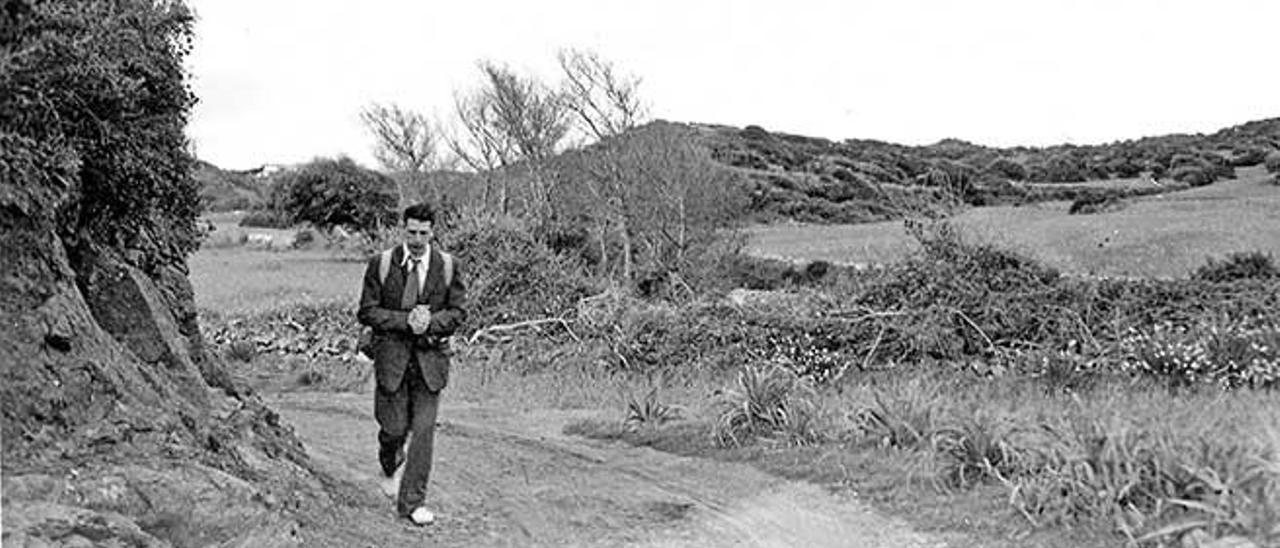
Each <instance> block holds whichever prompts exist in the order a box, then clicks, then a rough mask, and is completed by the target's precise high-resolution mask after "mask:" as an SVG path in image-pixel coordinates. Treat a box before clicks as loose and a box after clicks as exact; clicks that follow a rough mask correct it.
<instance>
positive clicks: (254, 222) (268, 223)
mask: <svg viewBox="0 0 1280 548" xmlns="http://www.w3.org/2000/svg"><path fill="white" fill-rule="evenodd" d="M237 224H238V225H239V226H243V227H246V228H278V229H283V228H289V227H291V226H293V218H292V216H290V215H289V214H288V213H285V212H282V211H277V210H274V209H259V210H255V211H250V212H249V213H248V214H246V215H245V216H244V217H243V218H241V219H240V222H239V223H237Z"/></svg>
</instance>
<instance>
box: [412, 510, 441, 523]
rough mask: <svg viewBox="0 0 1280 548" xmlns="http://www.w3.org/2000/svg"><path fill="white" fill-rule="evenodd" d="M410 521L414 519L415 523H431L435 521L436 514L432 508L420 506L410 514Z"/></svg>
mask: <svg viewBox="0 0 1280 548" xmlns="http://www.w3.org/2000/svg"><path fill="white" fill-rule="evenodd" d="M409 521H412V522H413V524H414V525H431V524H432V523H435V521H436V515H435V514H434V513H432V512H431V510H427V507H425V506H419V507H417V508H414V509H413V512H411V513H410V514H409Z"/></svg>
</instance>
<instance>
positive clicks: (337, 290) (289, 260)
mask: <svg viewBox="0 0 1280 548" xmlns="http://www.w3.org/2000/svg"><path fill="white" fill-rule="evenodd" d="M187 263H188V266H189V267H190V269H191V284H192V287H193V288H194V289H195V296H196V306H197V307H198V308H200V309H203V310H210V311H214V312H218V313H222V314H247V313H252V312H261V311H265V310H269V309H272V308H277V307H281V306H290V305H294V304H307V303H318V302H324V301H332V300H335V299H336V300H343V301H346V302H350V303H352V305H353V306H354V305H355V303H356V301H357V300H359V298H360V280H361V277H362V276H363V275H364V263H360V262H353V261H340V260H337V259H335V258H334V257H333V255H332V253H331V252H328V251H321V250H314V251H287V252H272V251H263V250H255V249H250V248H247V247H230V248H219V249H201V250H200V251H199V252H197V253H195V254H194V255H192V256H191V258H190V259H189V260H188V261H187Z"/></svg>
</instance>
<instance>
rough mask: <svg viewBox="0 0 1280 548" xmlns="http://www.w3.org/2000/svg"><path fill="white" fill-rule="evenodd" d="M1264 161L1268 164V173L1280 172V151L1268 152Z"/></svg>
mask: <svg viewBox="0 0 1280 548" xmlns="http://www.w3.org/2000/svg"><path fill="white" fill-rule="evenodd" d="M1263 163H1264V164H1265V165H1266V166H1267V172H1268V173H1280V151H1275V152H1272V153H1270V154H1267V158H1266V160H1264V161H1263Z"/></svg>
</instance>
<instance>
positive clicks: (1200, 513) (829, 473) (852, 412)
mask: <svg viewBox="0 0 1280 548" xmlns="http://www.w3.org/2000/svg"><path fill="white" fill-rule="evenodd" d="M1257 183H1258V181H1257V180H1255V179H1252V178H1250V177H1247V176H1246V177H1244V178H1243V179H1242V180H1240V181H1229V182H1224V183H1218V184H1215V185H1211V186H1209V187H1204V188H1200V189H1194V190H1189V191H1185V192H1179V193H1176V194H1169V195H1165V196H1161V197H1149V198H1143V199H1138V200H1135V201H1134V203H1132V204H1131V205H1130V207H1128V208H1126V209H1124V210H1122V211H1118V212H1113V213H1106V214H1098V215H1089V216H1068V215H1066V213H1065V204H1048V205H1041V206H1034V207H1023V208H981V209H975V210H971V211H969V212H966V213H965V214H964V215H962V216H961V218H960V219H959V220H958V224H959V225H960V226H961V227H963V229H964V230H966V231H967V232H968V233H969V234H979V235H982V234H985V237H986V238H987V239H988V240H995V241H998V242H1002V243H1004V244H1005V245H1011V246H1013V247H1015V248H1018V249H1021V250H1022V251H1023V252H1025V253H1027V254H1030V255H1032V256H1033V257H1039V258H1041V259H1043V260H1045V261H1047V262H1049V263H1050V264H1054V265H1055V266H1059V267H1060V268H1063V269H1064V270H1066V271H1068V272H1074V273H1079V274H1089V273H1099V274H1110V275H1126V274H1133V273H1135V270H1133V269H1135V268H1139V267H1141V268H1145V269H1147V270H1144V271H1143V272H1147V273H1155V274H1154V275H1185V274H1186V272H1187V271H1189V270H1190V269H1191V268H1192V267H1194V266H1199V265H1201V264H1203V263H1204V256H1202V255H1200V253H1204V255H1214V256H1221V255H1222V254H1225V253H1228V252H1230V251H1233V250H1237V249H1236V248H1233V247H1232V246H1231V245H1225V246H1224V245H1221V242H1220V241H1214V239H1215V238H1219V239H1222V238H1225V236H1223V234H1225V233H1227V232H1229V231H1233V232H1231V233H1232V234H1235V235H1236V236H1238V237H1239V238H1241V240H1240V241H1243V242H1244V243H1243V244H1240V245H1241V246H1243V248H1242V249H1248V250H1253V249H1260V250H1262V251H1264V252H1265V251H1268V250H1271V249H1274V248H1273V247H1268V245H1270V246H1275V245H1280V243H1276V242H1280V234H1276V231H1280V226H1271V225H1276V224H1280V223H1270V224H1268V223H1264V222H1262V219H1265V217H1266V215H1268V214H1270V213H1269V212H1268V211H1266V210H1267V208H1271V209H1272V210H1274V208H1275V206H1276V205H1278V204H1280V190H1277V187H1265V188H1264V187H1261V186H1259V185H1258V184H1257ZM984 223H985V224H984ZM1118 227H1124V228H1125V230H1126V231H1129V230H1132V231H1134V232H1135V233H1140V234H1139V236H1135V237H1134V238H1135V239H1134V241H1133V242H1128V241H1126V240H1122V239H1117V240H1109V241H1108V243H1107V244H1106V245H1103V246H1097V245H1096V242H1094V241H1093V240H1090V239H1089V238H1091V237H1094V236H1096V235H1099V234H1106V235H1115V234H1122V232H1117V231H1118V230H1120V228H1118ZM1197 227H1200V228H1199V229H1197ZM816 228H821V229H822V230H821V231H820V232H805V231H806V230H811V229H816ZM854 229H858V230H865V231H866V232H864V233H863V234H862V235H861V236H859V237H860V238H863V239H858V238H851V239H850V241H847V242H842V241H824V240H822V239H821V238H836V239H839V238H844V237H845V236H843V235H844V234H846V232H845V231H850V230H854ZM788 230H791V231H790V232H786V231H783V230H782V229H777V228H776V227H775V228H773V229H757V231H756V235H757V252H760V251H759V249H760V247H759V245H760V242H766V243H768V242H772V243H769V245H773V246H777V247H776V248H774V249H773V251H774V252H779V253H780V252H782V251H783V250H786V251H787V252H794V253H799V254H804V255H803V257H804V258H810V259H812V258H828V257H822V256H814V253H817V252H818V251H815V250H819V251H820V250H824V249H825V250H827V251H831V250H837V251H838V250H840V249H843V250H845V251H844V252H848V253H852V252H853V251H850V250H855V251H857V252H858V253H862V254H863V255H855V257H865V256H870V255H876V254H878V255H876V256H877V257H883V259H881V258H877V259H876V261H877V262H879V261H889V260H893V257H895V256H896V255H895V254H898V253H903V252H905V251H908V250H910V249H913V248H916V245H917V244H915V240H913V239H911V238H910V237H909V236H907V235H906V233H905V232H903V231H902V225H901V223H891V224H880V225H872V226H870V227H801V228H799V229H788ZM1197 230H1199V231H1198V232H1197ZM770 231H773V232H770ZM895 231H897V232H900V233H901V238H900V239H899V238H897V236H895ZM984 231H985V232H984ZM814 234H820V235H821V238H819V240H817V241H814V240H812V238H814ZM1123 234H1128V232H1123ZM1255 236H1256V237H1267V238H1272V240H1269V243H1268V242H1261V243H1260V242H1258V241H1256V240H1252V239H1248V238H1253V237H1255ZM768 238H775V239H774V240H769V239H768ZM1001 238H1004V239H1003V240H1002V239H1001ZM1222 241H1231V240H1229V239H1226V240H1222ZM1110 242H1118V243H1116V245H1115V246H1114V247H1121V248H1123V247H1124V246H1125V245H1132V246H1136V247H1131V248H1125V249H1127V251H1125V253H1127V255H1123V256H1122V255H1117V254H1114V253H1113V251H1112V250H1111V249H1110V248H1109V247H1108V245H1111V244H1110ZM1210 244H1214V245H1210ZM1255 244H1258V245H1255ZM1264 244H1265V245H1264ZM824 246H825V247H824ZM792 248H794V249H792ZM1164 253H1169V254H1171V255H1172V256H1170V257H1165V256H1163V254H1164ZM1152 257H1155V258H1156V259H1150V258H1152ZM1144 260H1149V262H1145V263H1144V262H1143V261H1144ZM1054 261H1062V262H1063V263H1065V264H1055V263H1054ZM362 268H363V266H362V265H361V264H360V263H354V262H343V261H338V260H334V259H332V258H331V255H329V254H328V252H323V251H286V252H263V251H258V250H252V249H248V248H245V247H238V246H228V247H223V248H210V249H205V250H202V251H200V252H199V253H197V254H196V255H195V256H194V257H193V258H192V260H191V269H192V281H193V284H194V286H195V289H196V299H197V303H198V305H199V306H200V308H201V309H202V310H206V311H211V312H216V313H217V314H218V315H221V316H223V317H244V316H248V315H251V314H255V313H258V312H262V311H264V310H271V309H275V308H278V307H290V306H309V305H314V304H315V303H324V302H333V301H335V300H336V301H339V302H347V303H352V304H354V301H355V299H356V298H357V294H358V291H359V283H358V280H359V277H360V275H361V270H362ZM664 325H665V324H664ZM695 331H696V330H695ZM699 333H701V332H700V331H699ZM704 335H705V334H704ZM352 336H354V333H353V334H352ZM664 337H667V336H666V335H664ZM668 338H669V337H668ZM664 340H666V339H664ZM677 342H678V341H677ZM798 344H799V343H798ZM886 344H887V343H886ZM800 346H803V347H806V348H807V347H808V346H809V345H806V344H800ZM645 348H648V347H645ZM873 350H874V349H873ZM240 354H241V355H242V357H243V358H246V360H245V366H246V367H249V368H252V369H256V370H261V371H264V372H266V371H270V372H272V374H274V375H276V376H281V377H289V378H290V379H291V380H290V382H291V383H293V384H294V385H309V386H307V388H308V389H351V388H354V386H342V387H339V386H336V385H335V386H330V385H332V384H333V383H334V382H336V380H337V379H348V380H349V377H351V375H350V374H349V373H350V372H349V371H347V370H343V369H336V368H338V367H347V368H350V367H351V365H350V364H346V365H342V364H336V363H335V364H328V363H323V362H317V361H316V360H307V359H301V358H297V359H280V358H278V357H275V356H272V355H263V354H259V355H252V353H250V352H247V351H245V352H242V353H240ZM1028 355H1030V356H1032V357H1035V356H1038V354H1028ZM1242 355H1243V354H1242ZM1041 357H1042V358H1044V356H1041ZM1049 357H1052V356H1049ZM614 359H615V356H614V355H613V354H611V353H610V349H608V348H601V347H599V346H598V345H593V344H592V343H591V341H590V340H586V342H578V341H572V340H570V339H568V338H565V337H560V338H559V339H551V338H517V339H515V340H514V341H512V342H510V343H507V344H503V345H493V346H475V347H467V348H462V349H460V356H459V359H458V361H457V364H458V365H457V366H456V367H455V370H454V371H455V373H454V376H453V378H452V379H451V387H450V391H451V398H456V399H457V400H458V401H462V402H476V403H492V402H495V401H500V402H502V405H505V406H509V407H511V408H515V409H532V408H558V409H566V408H569V409H595V410H601V411H602V413H603V414H602V415H601V416H602V418H600V419H597V420H592V421H586V422H581V423H578V424H575V425H573V426H572V427H571V428H570V430H569V431H570V433H575V434H580V435H585V436H591V437H598V438H607V439H620V440H625V441H628V442H630V443H635V444H640V445H648V446H652V447H654V448H657V449H660V450H664V451H670V452H673V453H678V454H683V455H691V456H698V457H704V458H713V459H723V460H730V461H745V462H750V463H752V464H754V465H756V466H759V467H761V468H762V469H765V470H767V471H770V472H772V473H775V474H778V475H780V476H784V477H788V478H792V479H797V480H804V481H811V482H814V483H817V484H821V485H826V486H829V487H831V488H834V489H841V490H849V491H852V492H856V493H857V494H858V495H859V496H860V497H861V498H862V499H864V500H867V501H869V502H871V503H873V504H874V505H876V506H877V507H878V508H880V509H882V510H885V511H887V512H889V513H891V514H895V515H898V516H901V517H903V518H904V519H906V520H908V521H910V522H911V523H912V524H913V525H914V526H915V527H917V528H918V529H921V530H924V531H936V532H944V533H960V534H961V535H962V536H963V537H964V538H965V539H966V540H962V541H959V542H958V543H956V544H953V545H958V546H998V547H999V546H1009V547H1013V546H1047V547H1066V546H1083V547H1090V546H1116V545H1122V544H1125V543H1127V542H1130V541H1131V540H1132V539H1134V538H1138V537H1139V536H1142V535H1151V534H1159V533H1162V532H1166V533H1168V534H1167V535H1163V536H1160V538H1158V539H1153V540H1170V541H1174V542H1176V541H1177V536H1178V535H1180V534H1182V533H1184V532H1186V531H1190V530H1192V529H1198V530H1201V531H1204V532H1205V534H1208V535H1211V536H1228V535H1233V534H1244V535H1252V536H1254V537H1255V538H1262V539H1264V540H1265V538H1266V536H1265V535H1266V534H1267V533H1266V529H1267V528H1268V527H1271V524H1272V521H1268V520H1272V519H1273V518H1274V516H1275V515H1276V514H1277V512H1276V510H1277V508H1278V507H1280V506H1277V505H1280V501H1277V500H1276V497H1277V496H1280V493H1277V491H1278V490H1280V488H1278V487H1277V485H1280V480H1277V479H1275V478H1280V471H1275V469H1276V468H1280V466H1278V465H1277V464H1276V462H1277V461H1276V455H1277V454H1278V453H1280V436H1277V435H1276V433H1275V431H1274V426H1273V425H1275V424H1280V397H1278V396H1277V394H1276V393H1274V392H1266V391H1251V390H1242V391H1238V392H1234V393H1226V392H1221V391H1218V390H1217V389H1216V388H1214V387H1212V386H1198V387H1184V388H1182V389H1180V390H1179V391H1178V392H1177V393H1172V392H1170V391H1169V390H1168V389H1167V388H1166V387H1165V386H1164V385H1161V384H1158V383H1156V382H1153V381H1148V380H1144V379H1143V378H1141V377H1129V376H1123V375H1115V376H1114V377H1111V376H1108V377H1107V378H1106V379H1105V380H1100V381H1097V382H1088V383H1076V382H1075V377H1074V376H1073V375H1074V373H1075V369H1074V365H1073V363H1067V362H1064V363H1065V364H1066V365H1063V366H1061V367H1059V366H1058V365H1059V364H1058V363H1057V362H1055V361H1053V360H1047V361H1045V360H1041V361H1043V362H1044V363H1043V364H1042V366H1037V367H1038V368H1039V369H1042V370H1043V374H1042V375H1041V376H1040V377H1034V378H1033V377H1028V376H1019V375H1012V374H1008V373H1007V372H1003V373H1002V372H1000V371H995V370H990V371H986V370H984V371H982V374H977V373H975V372H974V371H973V370H972V369H971V368H964V367H955V368H950V367H946V366H945V364H933V365H931V366H929V367H924V366H896V367H891V368H889V369H886V370H883V371H875V372H871V371H866V372H864V371H860V370H857V369H851V370H850V374H849V375H847V376H845V377H843V378H842V380H841V382H840V383H838V384H837V385H836V386H828V387H824V388H814V387H811V386H808V385H804V386H802V385H800V384H798V383H797V382H795V379H792V378H790V377H785V376H783V377H779V376H776V375H773V374H772V373H770V371H768V370H762V369H754V370H747V369H742V368H740V367H736V366H735V364H723V365H726V366H727V367H728V368H729V369H728V370H725V369H723V368H722V369H718V370H717V369H715V368H702V369H697V368H693V367H687V368H679V367H672V366H670V365H669V364H668V366H667V367H666V368H665V369H663V370H665V371H668V372H669V373H671V372H674V373H671V374H669V375H663V376H657V377H655V376H653V375H645V374H641V373H635V372H632V373H617V372H611V371H616V369H615V368H613V367H611V365H610V364H611V363H612V361H613V360H614ZM1026 359H1027V360H1030V359H1031V358H1026ZM1046 359H1047V358H1046ZM632 361H633V362H638V360H632ZM1037 363H1040V362H1037ZM1068 366H1070V367H1068ZM637 369H639V370H643V368H637ZM1009 370H1010V371H1014V370H1017V368H1010V369H1009ZM740 373H741V374H740ZM264 374H265V373H264ZM347 384H350V383H347ZM1046 386H1052V387H1054V389H1046ZM726 433H730V434H731V435H725V434H726Z"/></svg>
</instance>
